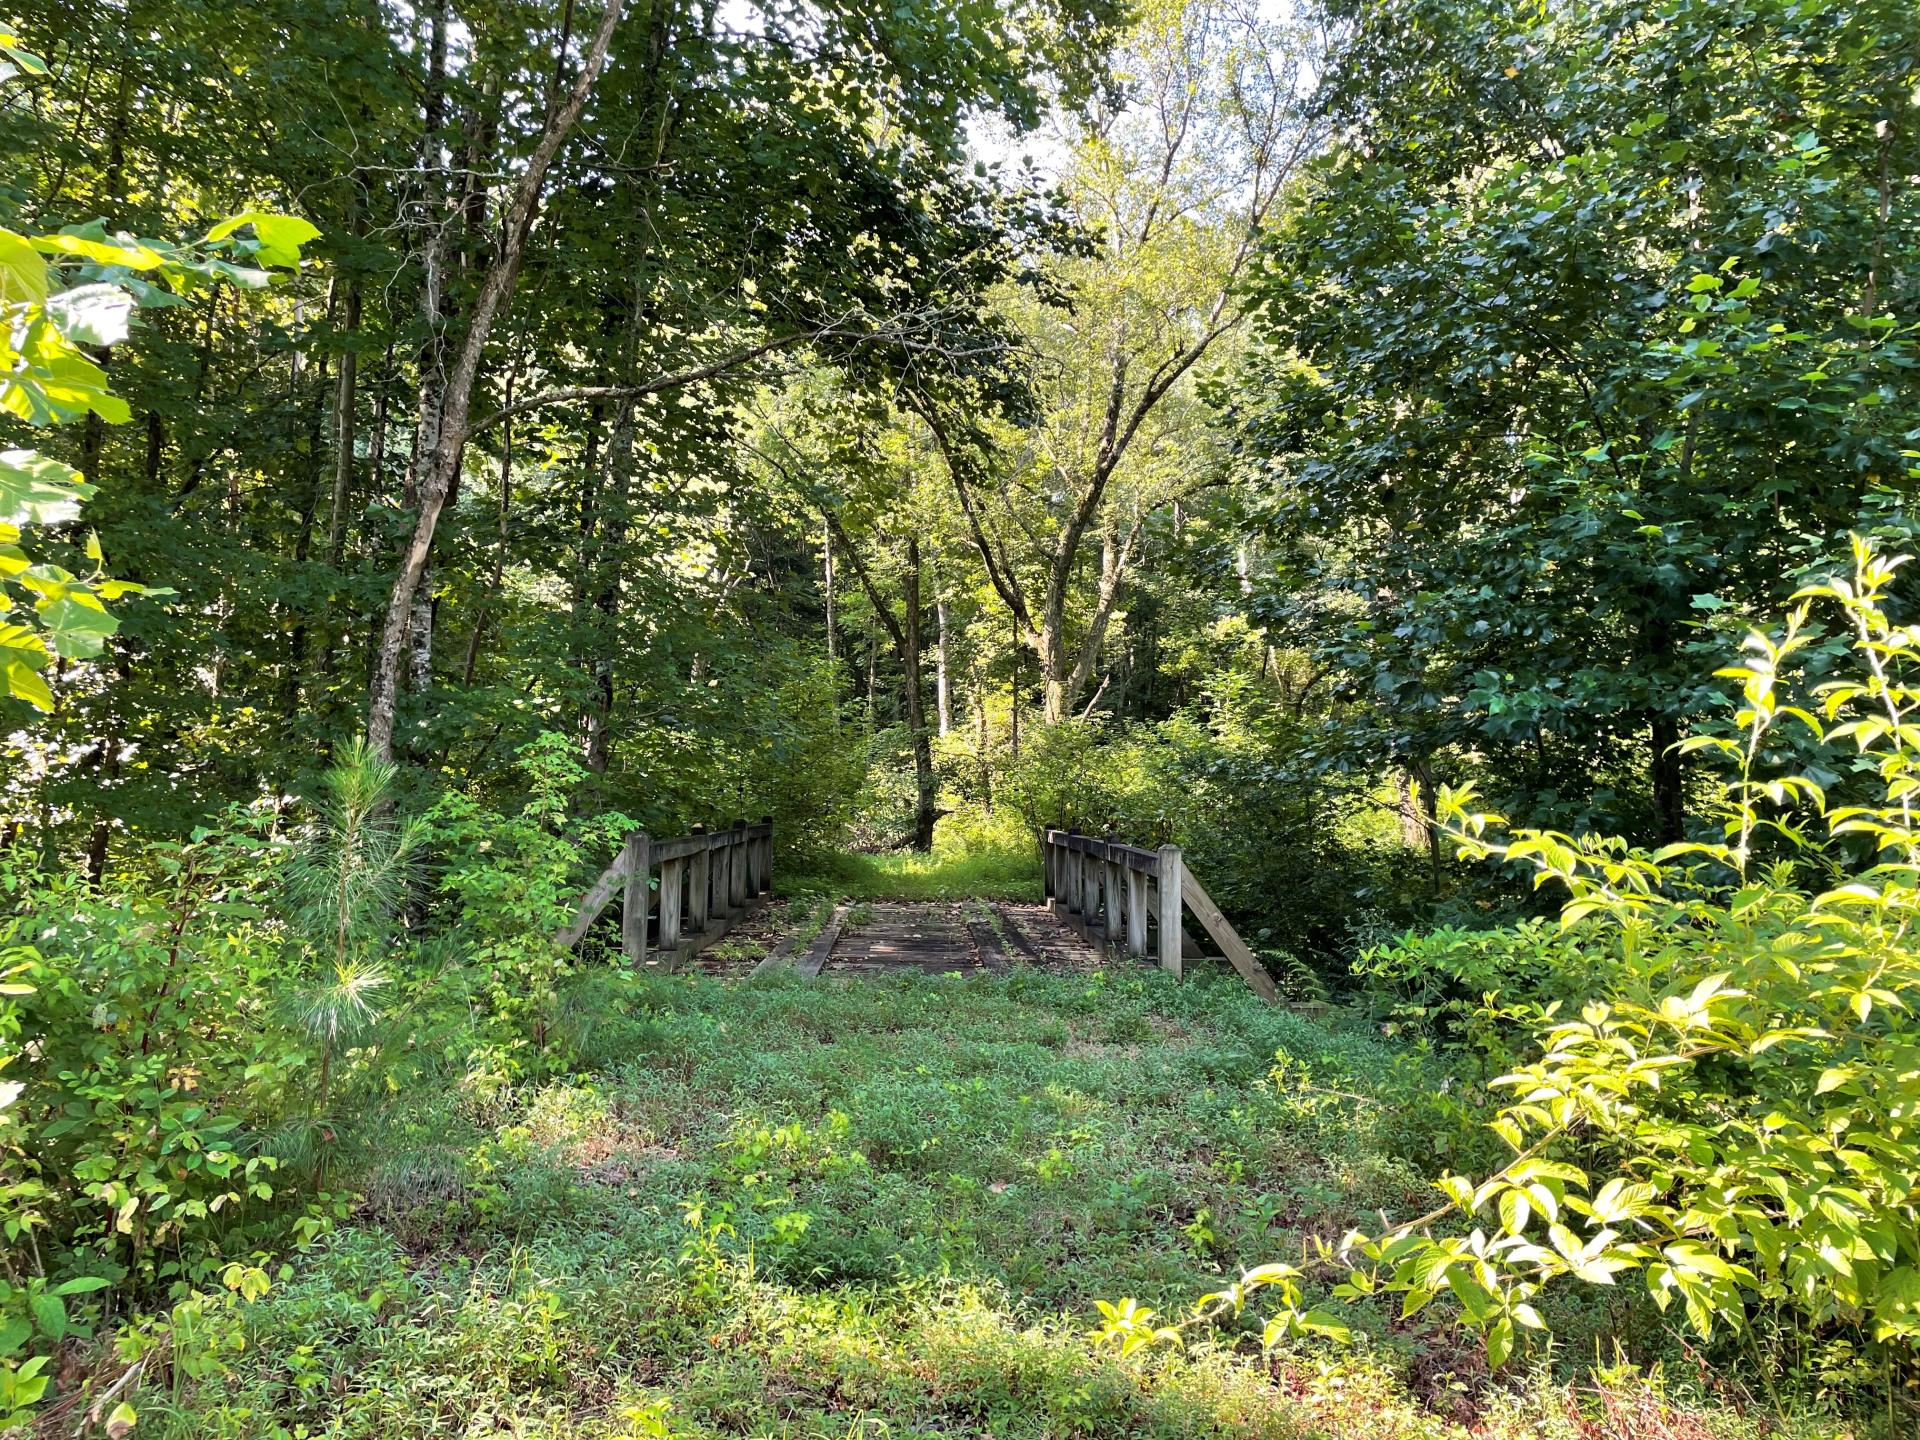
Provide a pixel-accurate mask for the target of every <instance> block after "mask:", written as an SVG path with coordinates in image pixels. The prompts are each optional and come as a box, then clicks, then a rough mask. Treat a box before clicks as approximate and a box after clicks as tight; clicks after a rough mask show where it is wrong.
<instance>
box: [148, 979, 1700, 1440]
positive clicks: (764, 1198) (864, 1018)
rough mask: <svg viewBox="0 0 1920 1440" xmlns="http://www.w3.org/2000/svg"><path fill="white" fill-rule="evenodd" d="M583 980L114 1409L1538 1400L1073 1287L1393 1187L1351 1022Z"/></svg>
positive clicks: (1206, 1265) (1422, 1089)
mask: <svg viewBox="0 0 1920 1440" xmlns="http://www.w3.org/2000/svg"><path fill="white" fill-rule="evenodd" d="M587 1008H588V1009H589V1010H590V1011H591V1014H592V1016H593V1018H594V1022H595V1023H594V1024H593V1025H592V1026H591V1027H589V1028H587V1029H586V1030H585V1032H584V1033H583V1034H581V1035H580V1036H579V1039H578V1043H579V1045H580V1061H579V1071H578V1073H576V1074H573V1075H571V1076H568V1077H566V1078H557V1079H553V1080H549V1081H547V1082H545V1083H541V1084H537V1085H527V1086H523V1087H519V1088H515V1089H512V1090H502V1091H498V1092H494V1093H483V1092H480V1091H477V1090H470V1091H468V1092H467V1093H451V1092H447V1093H439V1094H436V1095H435V1096H433V1097H431V1098H427V1099H422V1100H420V1101H418V1102H416V1103H414V1104H412V1105H411V1106H410V1107H408V1108H406V1109H404V1110H403V1111H402V1112H401V1113H400V1114H398V1115H397V1116H395V1117H394V1118H393V1119H392V1120H391V1121H390V1123H389V1125H388V1128H387V1130H386V1131H385V1133H384V1134H383V1135H382V1137H381V1143H380V1145H379V1147H378V1152H377V1153H379V1154H381V1155H383V1156H384V1158H382V1159H379V1160H378V1161H371V1162H369V1164H368V1165H367V1167H366V1169H365V1172H364V1174H363V1175H362V1176H361V1178H360V1179H359V1180H358V1181H357V1187H358V1188H359V1189H360V1190H362V1191H363V1192H364V1194H365V1197H366V1199H365V1202H364V1204H363V1205H362V1207H361V1209H360V1211H359V1213H358V1216H357V1218H356V1220H355V1222H354V1223H353V1224H352V1225H351V1226H350V1227H348V1228H345V1229H343V1230H342V1231H341V1232H340V1233H339V1234H337V1235H335V1236H333V1237H331V1238H330V1239H329V1240H327V1241H326V1242H324V1243H323V1244H322V1245H321V1246H319V1247H317V1248H316V1249H315V1250H314V1251H313V1252H312V1253H310V1254H308V1255H306V1256H303V1257H301V1258H300V1259H299V1260H298V1261H297V1262H295V1263H294V1264H293V1265H292V1266H291V1267H290V1268H289V1270H288V1272H287V1273H286V1274H285V1276H284V1277H283V1278H282V1279H281V1280H279V1281H278V1282H277V1283H276V1285H275V1287H274V1289H273V1291H272V1293H271V1294H270V1295H269V1296H268V1297H267V1298H266V1300H265V1301H263V1302H262V1303H261V1304H260V1305H258V1306H256V1307H253V1311H252V1313H251V1317H250V1319H249V1320H248V1322H247V1325H246V1331H247V1335H246V1349H245V1350H244V1351H243V1352H240V1353H238V1354H236V1355H235V1356H234V1357H232V1359H231V1361H230V1371H231V1373H230V1378H229V1379H228V1380H227V1382H226V1383H224V1384H220V1385H209V1386H203V1387H201V1388H200V1389H198V1390H197V1391H195V1392H192V1394H191V1395H190V1396H189V1397H187V1398H185V1399H184V1400H183V1402H182V1404H181V1405H180V1406H179V1407H178V1408H176V1409H174V1410H172V1411H167V1410H166V1409H165V1407H150V1408H149V1409H148V1410H147V1411H146V1412H145V1413H143V1416H142V1421H141V1431H142V1433H143V1434H146V1433H173V1434H179V1435H188V1434H191V1435H194V1436H223V1435H233V1436H240V1435H245V1436H268V1435H276V1436H295V1435H301V1436H318V1435H326V1436H366V1437H380V1440H401V1437H414V1436H418V1437H428V1436H446V1435H482V1434H484V1435H516V1436H540V1437H607V1440H611V1437H641V1436H653V1437H659V1436H669V1435H671V1436H685V1437H696V1436H818V1437H850V1436H862V1435H866V1436H891V1437H897V1436H909V1435H912V1436H936V1435H937V1436H994V1437H1003V1440H1017V1437H1034V1440H1038V1437H1056V1436H1060V1437H1064V1436H1102V1437H1104V1436H1122V1435H1125V1436H1166V1437H1192V1436H1213V1435H1222V1436H1294V1435H1307V1434H1330V1435H1354V1436H1365V1437H1366V1440H1394V1437H1415V1436H1418V1437H1436V1440H1439V1437H1460V1436H1464V1435H1465V1434H1466V1433H1467V1432H1466V1431H1465V1430H1463V1429H1462V1428H1460V1426H1459V1425H1458V1424H1457V1423H1456V1420H1459V1419H1465V1418H1468V1417H1469V1416H1471V1415H1478V1416H1480V1417H1481V1420H1482V1423H1483V1424H1485V1425H1487V1426H1490V1427H1491V1428H1487V1429H1482V1430H1478V1431H1476V1432H1475V1433H1478V1434H1488V1435H1499V1436H1510V1437H1513V1440H1518V1437H1520V1436H1534V1435H1540V1434H1552V1433H1556V1432H1555V1431H1553V1430H1551V1429H1548V1428H1545V1427H1546V1425H1547V1420H1546V1418H1545V1417H1547V1416H1548V1415H1549V1414H1557V1413H1558V1409H1557V1407H1558V1406H1559V1405H1560V1401H1559V1400H1558V1399H1557V1398H1556V1397H1554V1396H1552V1395H1550V1394H1548V1393H1547V1392H1545V1391H1535V1392H1532V1393H1531V1397H1530V1398H1529V1397H1528V1396H1522V1397H1521V1398H1519V1399H1514V1400H1511V1401H1501V1402H1499V1403H1498V1404H1495V1405H1494V1407H1493V1408H1492V1409H1491V1410H1488V1409H1487V1408H1486V1402H1485V1400H1484V1397H1483V1398H1481V1399H1474V1398H1473V1392H1474V1390H1475V1389H1476V1387H1477V1385H1478V1383H1479V1374H1480V1371H1479V1363H1480V1362H1479V1360H1478V1358H1477V1355H1476V1354H1475V1353H1474V1352H1473V1351H1472V1350H1471V1349H1468V1348H1463V1347H1461V1346H1459V1345H1456V1344H1454V1343H1453V1342H1452V1341H1451V1340H1448V1339H1447V1338H1445V1337H1444V1335H1443V1334H1441V1332H1439V1331H1437V1330H1414V1329H1409V1328H1405V1327H1401V1326H1399V1325H1397V1324H1389V1323H1388V1320H1387V1318H1386V1317H1385V1316H1384V1315H1382V1314H1379V1313H1375V1312H1371V1311H1358V1312H1355V1314H1354V1316H1353V1319H1354V1321H1355V1323H1356V1324H1357V1325H1358V1326H1359V1328H1360V1329H1361V1330H1362V1331H1364V1332H1366V1333H1367V1334H1368V1335H1369V1336H1370V1337H1371V1338H1370V1341H1369V1343H1368V1344H1367V1345H1366V1346H1364V1347H1363V1349H1362V1350H1361V1351H1359V1352H1358V1353H1357V1354H1352V1355H1345V1356H1331V1357H1329V1356H1327V1355H1325V1354H1324V1353H1322V1354H1302V1355H1299V1356H1293V1357H1285V1358H1279V1359H1268V1358H1266V1357H1263V1356H1261V1355H1260V1353H1259V1351H1258V1347H1257V1345H1254V1344H1252V1343H1250V1340H1249V1338H1248V1337H1245V1336H1242V1337H1233V1336H1222V1337H1220V1342H1221V1343H1220V1344H1219V1345H1218V1346H1217V1347H1215V1346H1206V1347H1202V1348H1199V1349H1196V1350H1195V1351H1193V1352H1190V1353H1186V1354H1166V1355H1155V1356H1150V1357H1144V1358H1139V1357H1136V1358H1130V1359H1128V1360H1125V1361H1122V1360H1120V1359H1119V1358H1118V1357H1116V1356H1114V1355H1113V1354H1112V1353H1111V1352H1110V1351H1108V1350H1106V1349H1104V1348H1102V1347H1100V1346H1099V1345H1097V1344H1096V1343H1095V1342H1094V1340H1093V1338H1092V1331H1093V1326H1094V1323H1095V1321H1096V1319H1097V1316H1096V1313H1095V1310H1094V1302H1095V1301H1096V1300H1100V1299H1117V1298H1120V1297H1123V1296H1130V1297H1134V1298H1136V1299H1139V1300H1140V1301H1142V1302H1143V1303H1146V1304H1150V1305H1154V1306H1157V1307H1165V1308H1169V1309H1177V1308H1179V1307H1180V1306H1182V1305H1183V1304H1185V1303H1186V1302H1188V1301H1190V1300H1191V1299H1192V1298H1193V1297H1194V1296H1195V1295H1197V1294H1198V1293H1200V1292H1202V1291H1203V1290H1205V1289H1208V1288H1211V1287H1212V1285H1213V1284H1214V1283H1215V1282H1217V1280H1218V1279H1219V1277H1220V1276H1221V1275H1223V1274H1226V1273H1231V1272H1232V1271H1234V1270H1235V1269H1237V1268H1238V1267H1241V1266H1243V1265H1248V1264H1252V1263H1256V1262H1258V1261H1261V1260H1267V1259H1272V1258H1276V1257H1289V1258H1294V1257H1297V1256H1298V1254H1299V1252H1300V1249H1301V1247H1302V1245H1303V1244H1304V1243H1306V1241H1307V1240H1308V1239H1309V1237H1312V1236H1316V1235H1337V1234H1338V1233H1339V1232H1340V1230H1341V1229H1342V1228H1343V1227H1344V1224H1345V1223H1346V1221H1347V1218H1348V1217H1350V1216H1351V1215H1353V1214H1354V1213H1356V1212H1357V1211H1361V1210H1365V1211H1372V1210H1376V1209H1379V1208H1382V1207H1384V1208H1386V1209H1387V1210H1389V1211H1404V1207H1408V1206H1411V1205H1414V1204H1417V1203H1420V1202H1421V1200H1422V1197H1423V1193H1424V1185H1425V1177H1424V1176H1423V1174H1422V1172H1421V1171H1420V1169H1419V1167H1418V1166H1417V1165H1416V1164H1415V1163H1414V1160H1413V1159H1412V1158H1410V1157H1414V1156H1421V1155H1424V1156H1425V1157H1427V1158H1428V1159H1429V1160H1430V1158H1431V1155H1432V1145H1433V1140H1432V1135H1431V1133H1428V1132H1425V1131H1423V1130H1421V1129H1420V1128H1419V1122H1418V1120H1417V1117H1416V1118H1415V1119H1414V1120H1409V1119H1408V1118H1407V1116H1406V1115H1405V1114H1404V1113H1403V1107H1401V1106H1400V1105H1399V1104H1398V1102H1395V1103H1393V1104H1376V1103H1371V1102H1370V1101H1369V1100H1368V1099H1367V1098H1366V1097H1369V1096H1373V1095H1410V1094H1421V1093H1427V1094H1431V1093H1432V1092H1433V1091H1434V1090H1435V1088H1436V1086H1435V1084H1434V1083H1433V1081H1434V1077H1433V1076H1431V1075H1422V1074H1421V1073H1420V1070H1419V1062H1417V1061H1414V1060H1411V1059H1409V1058H1407V1057H1405V1056H1402V1055H1399V1054H1396V1053H1395V1052H1393V1051H1391V1050H1389V1049H1387V1048H1385V1047H1384V1046H1383V1044H1382V1043H1381V1042H1380V1041H1379V1040H1378V1039H1377V1038H1375V1037H1373V1036H1371V1035H1370V1034H1368V1033H1367V1032H1365V1031H1364V1030H1360V1029H1354V1028H1347V1029H1339V1028H1332V1029H1329V1028H1325V1027H1323V1026H1321V1025H1318V1024H1315V1023H1313V1022H1310V1021H1308V1020H1305V1019H1302V1018H1300V1017H1298V1016H1295V1015H1292V1014H1289V1013H1287V1012H1286V1011H1284V1010H1276V1009H1272V1008H1266V1007H1261V1006H1258V1005H1255V1004H1253V1003H1251V1002H1250V1001H1249V1000H1248V998H1247V995H1246V991H1245V989H1244V987H1243V986H1241V985H1240V983H1239V982H1238V981H1237V980H1235V979H1232V978H1231V977H1222V978H1219V979H1217V980H1216V979H1210V978H1205V977H1203V978H1201V979H1199V980H1195V981H1189V982H1188V983H1186V984H1185V985H1178V986H1176V985H1174V984H1172V983H1170V982H1168V981H1166V980H1165V979H1164V978H1163V977H1161V976H1159V975H1157V974H1155V973H1153V972H1151V971H1145V970H1137V969H1129V970H1126V971H1124V972H1122V971H1113V972H1099V971H1081V972H1070V971H1054V972H1049V971H1041V970H1035V969H1032V968H1028V967H1023V966H1016V967H1015V968H1013V969H1012V970H1010V971H1008V972H1006V973H1001V974H993V973H986V972H984V971H983V972H982V973H978V974H974V975H971V976H969V977H967V978H948V977H940V976H927V975H921V974H905V973H902V974H889V975H884V976H882V977H879V978H872V979H862V980H859V981H857V982H851V983H839V984H836V983H832V982H830V981H826V982H819V983H808V982H805V981H802V980H799V979H797V978H795V977H793V976H791V975H779V976H768V977H762V978H759V979H753V980H723V979H717V978H713V977H711V976H704V975H696V976H692V977H681V978H677V979H672V978H647V979H641V980H636V981H633V982H631V984H627V983H624V982H623V983H620V984H617V985H611V986H609V987H606V988H604V990H603V993H601V995H600V997H599V999H598V1000H597V1001H596V1002H595V1003H594V1004H593V1005H592V1006H590V1007H587ZM1276 1055H1278V1056H1280V1057H1282V1058H1281V1060H1280V1061H1279V1062H1278V1063H1279V1064H1280V1065H1281V1066H1282V1067H1283V1073H1282V1076H1281V1079H1280V1081H1279V1083H1275V1080H1274V1077H1273V1071H1274V1067H1275V1065H1276ZM1332 1091H1339V1092H1342V1093H1341V1094H1338V1095H1336V1094H1332V1093H1328V1092H1332ZM1353 1097H1360V1098H1358V1099H1356V1098H1353ZM1410 1387H1411V1388H1410ZM1416 1392H1417V1394H1416ZM1503 1407H1504V1408H1503ZM1509 1412H1510V1413H1509ZM1555 1423H1557V1422H1555ZM1558 1433H1564V1434H1567V1435H1569V1436H1571V1435H1573V1434H1575V1433H1577V1432H1574V1431H1572V1430H1564V1431H1560V1432H1558ZM1700 1433H1703V1434H1704V1433H1708V1432H1704V1431H1703V1432H1700ZM1728 1433H1732V1432H1728Z"/></svg>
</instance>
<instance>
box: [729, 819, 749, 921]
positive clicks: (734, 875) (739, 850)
mask: <svg viewBox="0 0 1920 1440" xmlns="http://www.w3.org/2000/svg"><path fill="white" fill-rule="evenodd" d="M727 848H728V849H729V851H730V852H731V858H730V859H729V861H728V863H727V878H728V879H729V880H731V881H732V882H733V883H732V886H731V888H730V889H729V890H728V892H727V912H728V913H729V914H735V913H738V912H739V911H740V910H742V909H744V908H745V906H746V903H747V822H746V821H745V820H735V821H734V822H733V839H732V840H731V841H730V842H728V847H727Z"/></svg>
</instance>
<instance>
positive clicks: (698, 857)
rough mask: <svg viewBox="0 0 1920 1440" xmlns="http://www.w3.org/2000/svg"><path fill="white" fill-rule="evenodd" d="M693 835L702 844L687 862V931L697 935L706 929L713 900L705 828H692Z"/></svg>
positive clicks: (710, 857)
mask: <svg viewBox="0 0 1920 1440" xmlns="http://www.w3.org/2000/svg"><path fill="white" fill-rule="evenodd" d="M693 833H694V835H695V836H697V837H698V838H699V839H700V841H701V842H702V843H701V845H700V848H699V849H698V850H695V851H694V852H693V854H692V856H691V857H689V858H688V860H687V930H688V931H689V932H690V933H691V934H694V935H699V934H700V933H702V932H703V931H704V930H705V929H706V928H707V913H708V910H709V909H710V907H711V904H712V900H713V850H712V847H710V846H709V845H707V844H706V843H705V842H706V839H707V827H706V826H704V825H696V826H694V827H693Z"/></svg>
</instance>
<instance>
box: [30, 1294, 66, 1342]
mask: <svg viewBox="0 0 1920 1440" xmlns="http://www.w3.org/2000/svg"><path fill="white" fill-rule="evenodd" d="M27 1308H28V1309H29V1310H31V1311H32V1312H33V1323H34V1324H35V1325H36V1326H37V1327H38V1328H39V1330H40V1333H41V1334H42V1335H45V1336H47V1337H48V1338H49V1339H52V1340H61V1339H64V1338H65V1337H66V1333H67V1306H66V1302H65V1301H64V1300H62V1299H61V1298H60V1297H59V1296H58V1295H55V1294H53V1293H52V1292H51V1291H46V1290H43V1291H41V1292H40V1293H39V1294H38V1295H34V1296H30V1297H29V1298H28V1300H27Z"/></svg>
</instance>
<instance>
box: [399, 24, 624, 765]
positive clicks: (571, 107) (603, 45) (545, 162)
mask: <svg viewBox="0 0 1920 1440" xmlns="http://www.w3.org/2000/svg"><path fill="white" fill-rule="evenodd" d="M623 3H624V0H607V8H606V11H605V13H604V14H603V15H602V16H601V20H600V28H599V30H598V31H597V32H596V33H595V35H594V38H593V41H592V43H591V44H590V45H589V46H588V48H587V53H586V56H585V57H584V60H583V62H582V64H581V67H580V75H579V77H578V78H577V79H576V80H575V81H574V84H573V90H572V92H571V93H570V94H569V95H568V96H567V99H566V101H565V103H563V104H561V105H559V106H557V107H554V108H553V110H552V112H551V115H550V118H549V119H548V121H547V124H546V128H545V130H544V132H543V133H542V134H541V137H540V141H539V143H538V144H537V145H536V146H535V147H534V150H533V154H532V155H531V156H529V157H528V160H527V167H526V170H525V171H524V172H523V173H522V175H521V176H520V179H519V182H518V183H517V184H516V185H515V187H514V197H513V204H512V206H511V208H510V209H509V211H508V217H507V223H506V225H505V227H504V230H503V233H502V235H501V241H500V248H499V251H498V252H497V253H496V254H495V256H494V258H493V262H492V263H491V264H490V265H489V266H488V267H487V272H486V275H485V278H484V279H483V280H482V281H481V283H480V289H479V292H478V294H477V295H476V296H475V297H474V303H473V310H472V313H471V315H470V317H469V319H468V321H467V333H466V337H465V339H464V341H463V343H462V345H461V347H460V351H459V354H458V356H457V357H456V359H455V361H454V364H453V367H452V369H451V370H450V371H449V372H448V375H447V384H446V388H445V390H444V392H443V394H444V401H443V404H442V406H441V410H440V414H439V416H438V424H437V425H435V426H434V427H433V431H432V433H433V436H434V440H433V444H432V446H431V448H430V450H428V452H427V454H426V464H425V465H424V466H423V467H422V473H421V475H420V483H419V487H418V488H419V497H420V508H419V517H418V519H417V520H416V521H415V523H414V531H413V538H412V540H411V542H410V543H409V544H408V546H407V549H406V553H405V554H404V555H403V556H402V557H401V561H400V568H399V573H398V574H396V575H395V576H394V581H393V590H392V593H391V594H390V595H389V596H388V598H387V617H386V623H385V624H384V626H383V627H382V629H381V634H380V644H379V648H378V649H377V651H376V652H375V654H374V657H373V661H374V663H373V678H372V683H371V685H370V686H369V687H368V691H369V693H368V698H367V745H368V748H369V749H370V750H371V751H372V752H373V755H374V757H375V758H376V759H378V760H381V761H388V760H391V759H392V758H393V727H394V705H395V700H396V695H397V690H398V685H399V678H400V657H401V651H402V650H403V649H404V648H405V644H406V637H407V621H408V618H409V615H410V612H411V610H412V607H413V601H414V597H415V596H416V595H417V594H418V593H419V590H420V582H421V578H422V577H423V576H424V575H425V574H426V570H427V562H428V558H429V557H430V556H431V554H432V552H433V536H434V530H435V528H436V527H437V526H438V524H439V521H440V512H441V510H442V509H443V508H444V507H445V505H446V503H447V498H448V495H449V493H450V491H451V489H452V485H453V479H454V476H455V475H456V474H457V473H458V472H459V468H460V454H461V451H462V449H463V448H464V447H465V444H466V436H467V425H468V421H469V419H470V418H471V413H472V406H473V385H474V379H475V377H476V376H477V375H478V374H479V371H480V361H481V358H482V356H483V355H484V354H485V351H486V346H487V339H488V337H489V336H490V335H491V333H492V331H493V325H494V321H495V320H496V319H497V318H498V317H499V314H500V311H501V310H502V308H503V307H504V306H505V304H506V302H507V299H508V297H509V296H510V295H511V294H512V292H513V287H514V283H515V282H516V281H517V280H518V278H519V274H520V260H521V257H522V256H523V255H524V254H525V253H526V246H527V236H528V234H529V232H530V231H531V230H532V229H533V221H534V216H535V214H536V213H537V212H538V210H539V207H540V197H541V194H542V191H543V190H544V187H545V185H546V179H547V171H548V170H549V169H550V168H551V166H552V164H553V161H554V157H555V156H556V155H558V154H559V151H560V146H561V144H562V143H563V142H564V141H565V140H566V138H567V135H568V134H569V132H571V131H572V129H573V127H574V125H575V124H576V123H577V122H578V120H579V119H580V112H581V111H582V110H583V109H585V108H586V103H587V96H588V95H589V94H590V93H591V91H592V89H593V85H594V82H595V81H596V80H597V79H598V78H599V75H600V70H601V67H602V66H603V65H604V64H605V63H606V58H607V47H608V45H609V44H610V43H611V42H612V40H613V31H614V27H615V26H616V25H618V24H619V21H620V10H621V6H622V4H623ZM429 418H430V417H429V416H427V415H425V414H423V415H422V416H421V425H422V427H423V430H424V429H425V427H426V426H427V425H428V422H429Z"/></svg>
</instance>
